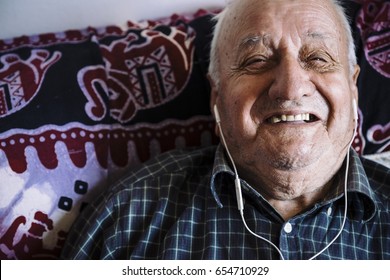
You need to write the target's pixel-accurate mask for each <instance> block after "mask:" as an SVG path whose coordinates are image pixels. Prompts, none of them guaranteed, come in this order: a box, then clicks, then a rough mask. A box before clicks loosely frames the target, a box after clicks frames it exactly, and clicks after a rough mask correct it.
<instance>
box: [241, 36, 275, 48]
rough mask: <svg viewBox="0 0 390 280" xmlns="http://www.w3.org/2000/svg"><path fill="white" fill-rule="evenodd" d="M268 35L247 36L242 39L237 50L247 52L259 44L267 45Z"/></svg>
mask: <svg viewBox="0 0 390 280" xmlns="http://www.w3.org/2000/svg"><path fill="white" fill-rule="evenodd" d="M269 37H270V36H269V35H267V34H266V35H249V36H247V37H245V38H243V39H242V40H241V42H240V44H239V49H243V50H247V49H251V48H253V47H255V46H257V45H259V44H260V43H263V45H269Z"/></svg>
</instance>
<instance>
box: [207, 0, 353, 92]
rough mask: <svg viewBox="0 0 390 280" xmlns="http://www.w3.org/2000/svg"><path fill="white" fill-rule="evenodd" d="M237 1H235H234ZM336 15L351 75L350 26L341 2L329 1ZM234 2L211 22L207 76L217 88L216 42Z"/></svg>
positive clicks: (218, 80)
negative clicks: (211, 35) (346, 50)
mask: <svg viewBox="0 0 390 280" xmlns="http://www.w3.org/2000/svg"><path fill="white" fill-rule="evenodd" d="M235 1H237V0H235ZM331 1H332V3H333V5H334V7H335V10H336V13H337V15H338V16H339V18H340V20H341V24H342V27H343V29H344V32H345V34H346V35H347V38H346V39H347V45H348V46H347V47H348V62H349V72H350V75H353V69H354V67H355V65H356V63H357V59H356V53H355V42H354V39H353V36H352V30H351V26H350V24H349V18H348V16H347V14H346V10H345V8H344V6H343V3H342V1H341V0H331ZM233 2H234V0H231V1H229V3H228V4H227V5H226V7H225V9H223V10H222V12H220V13H219V14H217V15H216V16H214V18H213V20H214V21H215V22H216V23H215V27H214V36H213V39H212V41H211V48H210V64H209V69H208V72H209V75H210V77H211V79H212V80H213V82H214V84H215V86H216V87H217V88H218V87H219V83H220V77H219V71H218V68H219V63H220V59H219V57H218V40H219V36H220V34H221V30H222V25H223V22H224V20H225V18H226V16H227V14H228V10H229V9H230V8H231V6H232V3H233Z"/></svg>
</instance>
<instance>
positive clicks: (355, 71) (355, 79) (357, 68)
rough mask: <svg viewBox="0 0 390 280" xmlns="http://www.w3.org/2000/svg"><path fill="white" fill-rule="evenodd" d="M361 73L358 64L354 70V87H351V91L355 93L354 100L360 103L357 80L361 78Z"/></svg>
mask: <svg viewBox="0 0 390 280" xmlns="http://www.w3.org/2000/svg"><path fill="white" fill-rule="evenodd" d="M359 73H360V67H359V65H357V64H356V65H355V67H354V69H353V75H352V85H351V89H352V91H353V92H352V94H353V98H355V100H356V102H357V101H358V98H359V94H358V88H357V80H358V77H359Z"/></svg>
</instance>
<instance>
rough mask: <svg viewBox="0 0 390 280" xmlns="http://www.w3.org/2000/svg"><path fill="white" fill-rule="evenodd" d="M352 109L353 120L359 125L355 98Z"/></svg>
mask: <svg viewBox="0 0 390 280" xmlns="http://www.w3.org/2000/svg"><path fill="white" fill-rule="evenodd" d="M352 107H353V120H354V121H355V123H357V121H358V118H359V117H358V108H357V102H356V99H355V98H354V99H353V101H352Z"/></svg>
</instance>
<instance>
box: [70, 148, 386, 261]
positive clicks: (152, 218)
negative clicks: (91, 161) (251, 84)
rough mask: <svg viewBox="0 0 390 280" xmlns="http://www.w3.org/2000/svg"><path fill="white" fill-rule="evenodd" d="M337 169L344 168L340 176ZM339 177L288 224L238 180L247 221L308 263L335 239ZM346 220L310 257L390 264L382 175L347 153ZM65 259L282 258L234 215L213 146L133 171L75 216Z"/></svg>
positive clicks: (230, 177)
mask: <svg viewBox="0 0 390 280" xmlns="http://www.w3.org/2000/svg"><path fill="white" fill-rule="evenodd" d="M342 170H343V169H342ZM344 173H345V172H344V171H341V172H340V174H339V175H337V176H336V178H335V180H334V181H335V184H337V186H336V187H335V188H334V192H333V193H331V194H329V196H328V197H327V198H326V199H325V200H324V201H323V202H320V203H317V204H316V205H314V206H313V207H312V208H311V209H308V210H307V211H306V212H305V213H301V214H300V215H297V216H295V217H293V218H291V219H290V220H288V221H284V220H283V219H282V217H281V216H280V215H279V214H278V213H277V212H276V211H275V209H273V207H272V206H271V205H270V204H269V203H268V202H267V201H266V200H264V199H263V197H262V196H261V195H260V194H259V193H258V192H256V191H255V190H254V189H252V188H251V187H250V186H249V185H248V184H247V183H246V182H245V181H243V180H242V186H243V193H244V199H245V210H244V214H245V219H246V222H247V224H248V226H249V227H250V228H251V229H252V230H253V231H254V232H256V233H257V234H259V235H261V236H263V237H264V238H266V239H268V240H271V241H272V242H273V243H274V244H276V245H277V246H278V247H279V249H280V251H281V252H282V254H283V256H284V258H285V259H309V258H310V257H312V256H313V255H315V254H316V253H317V252H319V251H320V250H322V249H323V248H324V247H325V246H326V245H327V244H328V242H330V241H331V240H332V239H333V238H334V236H335V235H336V234H337V233H338V231H339V229H340V227H341V224H342V220H343V214H344V194H343V189H344V180H343V178H344ZM348 176H349V178H348V215H347V220H346V224H345V227H344V230H343V232H342V233H341V235H340V236H339V238H338V239H337V240H336V241H335V242H334V243H333V244H332V245H331V246H330V247H329V248H328V249H327V250H326V251H325V252H324V253H323V254H321V255H320V256H319V257H317V259H390V213H389V208H390V199H389V196H390V170H389V169H387V168H385V167H384V166H382V165H379V164H376V163H374V162H372V161H369V160H366V159H359V157H358V156H357V155H356V154H355V153H354V152H351V163H350V169H349V175H348ZM62 258H64V259H280V256H279V254H278V253H277V251H276V250H275V249H274V248H273V247H272V246H270V245H269V244H268V243H266V242H264V241H262V240H260V239H258V238H256V237H254V236H253V235H251V234H250V233H249V232H248V231H247V230H246V229H245V227H244V225H243V222H242V220H241V217H240V214H239V211H238V210H237V203H236V196H235V190H234V174H233V172H232V170H231V169H230V167H229V164H228V163H227V160H226V158H225V156H224V152H223V149H222V148H221V146H219V147H218V148H217V149H216V148H215V147H208V148H204V149H199V150H192V151H187V152H184V151H172V152H168V153H166V154H163V155H161V156H159V157H157V158H156V159H155V160H153V161H151V162H149V163H148V164H146V165H144V166H143V167H142V168H141V169H138V170H137V171H132V172H131V173H130V174H128V175H127V176H126V177H125V178H124V179H122V181H120V182H119V183H118V184H116V185H115V186H114V187H112V188H110V189H108V191H107V192H106V193H105V194H103V195H102V196H101V197H100V199H99V200H97V201H96V203H93V204H91V205H90V206H89V207H87V208H86V209H85V210H84V212H83V213H82V214H81V217H80V218H79V219H78V220H77V222H76V223H75V225H74V227H73V228H72V231H71V232H70V233H69V236H68V239H67V242H66V244H65V247H64V250H63V254H62Z"/></svg>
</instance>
